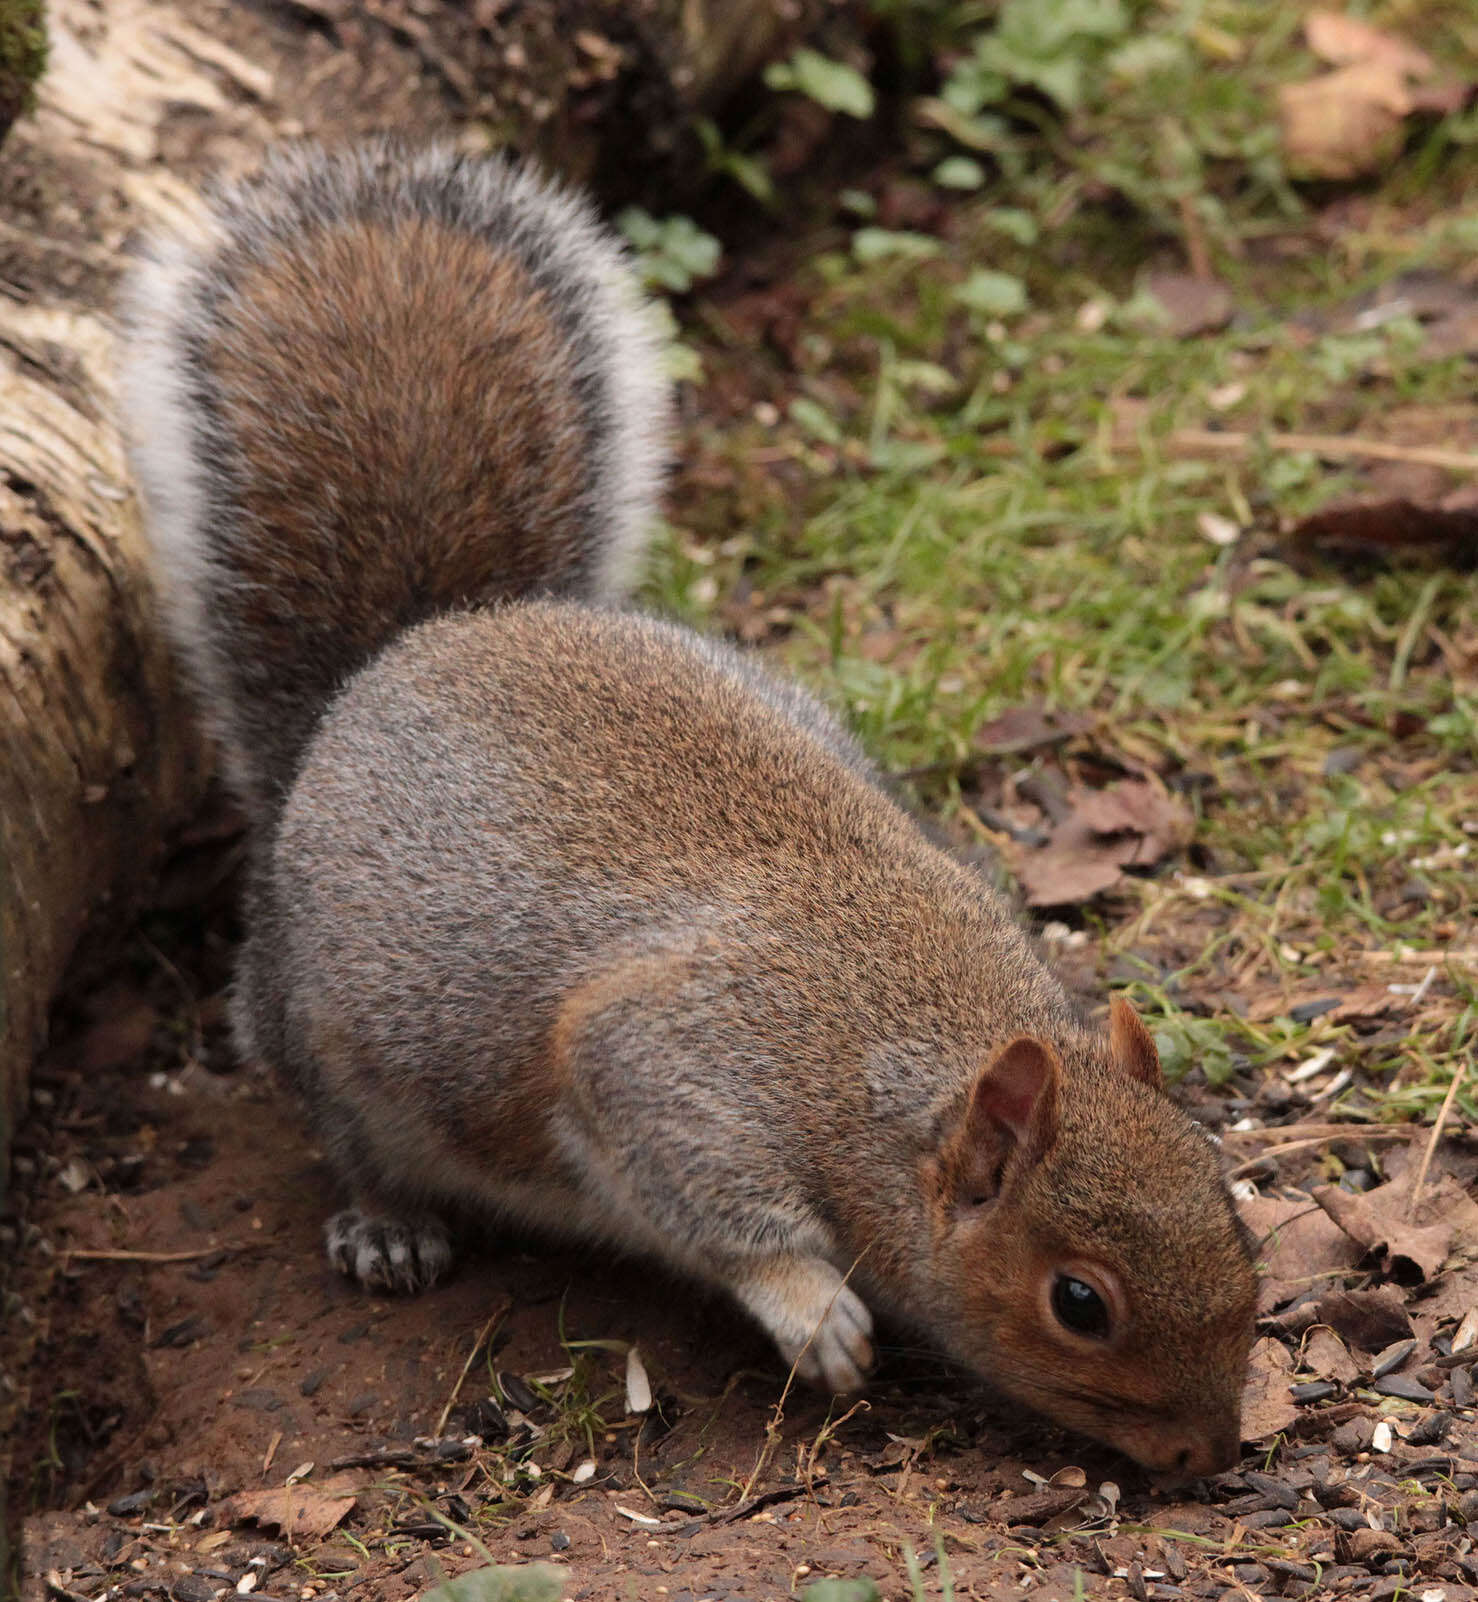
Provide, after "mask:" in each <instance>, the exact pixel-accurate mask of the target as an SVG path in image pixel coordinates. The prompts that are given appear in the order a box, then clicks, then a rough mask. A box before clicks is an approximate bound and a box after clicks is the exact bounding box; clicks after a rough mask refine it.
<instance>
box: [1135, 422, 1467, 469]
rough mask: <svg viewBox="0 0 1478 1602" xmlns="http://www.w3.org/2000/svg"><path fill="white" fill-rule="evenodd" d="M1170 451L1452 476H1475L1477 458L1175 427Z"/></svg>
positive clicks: (1342, 440)
mask: <svg viewBox="0 0 1478 1602" xmlns="http://www.w3.org/2000/svg"><path fill="white" fill-rule="evenodd" d="M1165 442H1166V444H1168V445H1169V446H1170V447H1171V448H1172V449H1174V450H1179V451H1186V452H1190V453H1193V454H1201V453H1211V454H1213V455H1216V454H1219V455H1223V456H1245V455H1247V454H1248V453H1249V452H1251V451H1252V450H1253V449H1254V448H1256V447H1258V446H1263V447H1265V448H1266V449H1268V450H1272V451H1307V452H1309V454H1310V455H1313V456H1322V457H1324V458H1325V459H1326V460H1327V461H1331V462H1358V461H1374V462H1417V463H1420V464H1421V465H1422V466H1424V467H1445V468H1447V469H1449V470H1450V471H1452V472H1455V473H1478V456H1475V455H1474V454H1473V453H1472V452H1470V451H1449V450H1443V449H1442V447H1441V446H1437V445H1396V444H1393V443H1392V442H1391V441H1389V440H1383V439H1351V438H1346V437H1344V436H1343V435H1340V434H1285V433H1282V432H1280V431H1278V430H1274V431H1273V432H1272V433H1268V434H1249V433H1244V432H1243V431H1241V430H1240V429H1233V428H1228V429H1213V428H1177V429H1176V430H1175V431H1174V432H1173V433H1171V434H1169V435H1168V436H1167V437H1166V441H1165Z"/></svg>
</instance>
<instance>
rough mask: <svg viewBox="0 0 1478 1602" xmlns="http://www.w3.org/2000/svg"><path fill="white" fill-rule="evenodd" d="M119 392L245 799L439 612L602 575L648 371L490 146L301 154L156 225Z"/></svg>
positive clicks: (542, 194) (541, 195)
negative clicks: (378, 661)
mask: <svg viewBox="0 0 1478 1602" xmlns="http://www.w3.org/2000/svg"><path fill="white" fill-rule="evenodd" d="M123 323H124V339H123V365H122V385H121V388H122V398H123V405H124V409H125V416H124V419H123V421H124V424H125V429H126V432H127V434H128V437H129V440H130V449H131V456H132V461H133V464H134V468H135V470H136V473H137V477H138V480H139V483H140V486H141V488H142V491H143V495H144V500H145V503H146V513H147V517H148V522H149V529H150V537H151V540H152V543H153V545H154V547H155V550H156V553H157V556H158V560H159V565H160V567H161V568H162V578H163V581H164V589H165V595H166V603H167V606H168V611H169V616H170V621H171V625H172V628H173V631H174V633H175V635H176V637H177V640H178V642H179V644H180V646H181V648H182V649H183V651H184V652H185V654H186V656H187V658H188V660H189V664H190V666H191V668H192V670H193V672H194V674H195V677H196V679H197V681H198V685H199V689H200V692H201V694H202V697H203V699H204V702H205V710H206V713H207V715H208V717H209V718H210V720H211V722H212V724H213V726H214V728H215V731H216V732H217V734H218V735H219V737H220V739H221V741H222V744H223V747H224V752H225V757H226V763H227V769H228V774H229V776H230V777H231V779H232V780H233V782H234V783H235V785H236V786H237V788H238V789H239V790H240V792H241V794H242V796H243V799H244V800H245V801H246V803H247V806H248V808H249V810H250V811H251V813H252V816H253V818H254V821H257V822H259V823H270V822H271V820H272V819H273V818H274V817H275V815H276V812H277V809H278V807H279V806H280V804H281V800H282V798H283V796H284V795H285V794H286V791H287V789H288V787H289V786H290V784H291V782H292V778H293V775H294V774H295V772H296V769H297V765H298V762H299V760H300V758H301V755H302V751H303V747H304V746H305V744H306V743H307V741H308V739H309V738H310V736H311V734H312V732H313V729H314V727H315V726H316V724H317V722H318V719H319V717H320V716H321V714H322V712H323V710H324V708H325V706H326V705H327V704H328V702H329V701H330V699H331V698H332V697H333V695H334V694H335V693H336V691H337V690H338V689H339V687H340V686H341V685H342V684H343V683H344V682H345V681H346V680H347V679H348V678H349V677H350V675H352V674H353V673H354V672H355V671H357V670H358V669H359V668H360V667H362V666H363V665H364V664H365V663H366V662H367V661H368V660H369V659H370V658H371V657H373V656H374V655H375V654H376V653H377V652H378V651H379V650H380V649H381V648H382V647H383V646H384V645H385V644H387V643H388V641H389V640H390V639H391V638H393V637H394V636H395V635H397V634H399V633H400V632H401V631H402V630H404V629H405V628H408V627H410V626H411V625H413V624H415V623H417V622H419V621H421V620H422V619H424V618H427V617H430V616H432V615H434V614H436V613H439V612H444V611H448V610H452V609H455V608H458V607H462V606H468V605H477V604H480V603H487V602H492V601H498V600H503V599H510V598H515V597H520V596H524V595H531V594H537V593H549V594H561V595H570V596H577V597H581V598H584V599H587V600H591V601H596V602H602V603H605V602H613V601H618V600H620V599H622V598H623V597H624V594H625V591H626V588H627V586H628V584H629V583H630V581H631V578H632V575H633V569H634V565H635V561H636V558H637V556H638V555H639V552H640V547H641V544H642V542H643V537H644V535H645V534H646V532H647V530H648V527H649V525H650V524H651V522H652V520H653V518H654V516H655V508H656V501H657V495H658V491H659V489H660V482H661V477H662V472H663V467H664V461H665V453H666V452H665V448H666V434H667V423H668V405H669V401H668V392H667V385H666V383H665V381H664V380H663V378H662V376H661V373H660V358H659V348H658V346H659V338H658V336H657V334H656V333H655V328H654V324H653V322H652V320H651V316H650V312H649V308H648V307H647V306H646V305H645V304H644V303H643V300H642V296H641V294H640V291H639V289H638V287H637V284H636V281H635V278H634V276H633V275H632V273H631V270H630V268H629V266H628V264H627V262H626V260H625V257H624V253H623V251H622V249H621V246H620V245H619V244H618V242H617V241H616V240H615V238H614V237H613V236H612V235H611V234H609V233H608V232H607V231H606V229H605V228H604V227H603V226H602V225H601V224H600V223H599V222H598V220H597V219H596V217H595V216H594V214H593V212H592V211H591V210H590V208H589V207H588V206H587V205H586V203H585V202H584V201H582V200H580V199H579V198H577V197H575V196H573V195H571V194H569V193H567V192H565V191H563V190H560V189H559V188H557V187H555V186H553V185H551V184H549V183H547V182H545V181H544V180H542V179H541V178H539V177H537V176H535V175H534V174H533V173H531V172H529V171H528V170H526V169H524V168H521V167H520V166H518V165H516V164H514V163H512V162H509V161H506V160H503V159H500V158H493V159H478V158H468V157H464V156H461V155H458V154H456V153H454V152H452V151H450V150H446V149H431V150H427V151H422V152H418V153H410V152H405V151H401V150H399V149H397V148H396V147H394V146H393V145H390V144H387V143H381V144H376V145H372V146H370V147H368V148H361V149H357V150H353V151H349V152H344V153H339V154H329V153H326V152H324V151H321V150H318V149H315V148H311V147H303V148H297V149H294V150H292V151H290V152H287V153H285V154H280V155H278V156H276V157H274V158H273V159H272V160H271V161H269V163H268V164H267V166H266V167H265V169H264V170H263V171H262V172H261V173H260V174H259V175H258V176H256V177H255V178H253V179H251V180H249V181H247V182H245V183H242V184H238V185H235V186H230V187H223V188H221V189H219V190H218V191H216V192H215V194H214V195H213V196H212V197H211V198H210V201H209V204H208V207H207V210H206V213H205V215H204V216H203V217H202V218H201V219H200V222H199V225H198V227H195V228H193V229H192V230H191V232H190V233H189V234H185V233H178V234H175V235H171V236H167V237H162V238H159V239H156V240H155V241H153V242H152V243H151V244H150V245H149V246H148V248H147V251H146V254H145V259H144V260H143V262H142V263H141V264H140V265H139V266H138V267H137V268H136V270H135V271H134V273H133V275H132V278H131V281H130V284H129V287H128V291H127V294H126V297H125V303H124V316H123Z"/></svg>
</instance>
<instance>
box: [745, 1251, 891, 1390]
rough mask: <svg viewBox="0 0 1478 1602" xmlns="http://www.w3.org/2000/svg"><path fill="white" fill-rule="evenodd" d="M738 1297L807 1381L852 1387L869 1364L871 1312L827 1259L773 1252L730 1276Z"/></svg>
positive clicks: (833, 1387) (830, 1386)
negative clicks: (756, 1263)
mask: <svg viewBox="0 0 1478 1602" xmlns="http://www.w3.org/2000/svg"><path fill="white" fill-rule="evenodd" d="M734 1291H735V1294H736V1295H737V1296H738V1298H739V1300H740V1301H741V1302H742V1303H743V1304H744V1306H745V1307H747V1308H748V1309H749V1311H750V1312H751V1313H753V1314H754V1316H755V1317H756V1318H757V1319H758V1320H759V1321H760V1323H761V1324H763V1325H764V1326H765V1328H766V1329H767V1330H768V1331H769V1332H770V1334H771V1335H772V1336H773V1337H774V1340H775V1344H776V1345H777V1346H778V1347H779V1348H780V1355H781V1356H782V1357H783V1358H784V1359H785V1360H786V1362H787V1363H793V1364H794V1365H795V1371H796V1373H797V1374H799V1375H800V1377H801V1378H802V1379H803V1380H806V1381H807V1382H808V1383H809V1384H812V1385H817V1386H820V1387H821V1388H822V1389H824V1390H828V1391H843V1392H846V1391H857V1390H861V1388H862V1380H863V1376H864V1375H865V1374H866V1373H867V1371H868V1369H869V1368H871V1367H872V1315H871V1314H870V1313H869V1312H868V1310H867V1308H866V1306H865V1305H864V1303H863V1301H862V1298H861V1297H860V1296H859V1295H858V1294H857V1293H856V1291H854V1290H852V1289H851V1288H850V1287H849V1286H848V1285H847V1284H846V1283H845V1282H844V1281H843V1279H842V1276H841V1275H840V1274H839V1273H837V1271H836V1269H834V1268H833V1267H832V1266H831V1264H830V1263H828V1262H824V1261H822V1259H821V1258H819V1257H777V1258H772V1259H770V1261H768V1262H766V1263H764V1264H760V1265H757V1266H755V1267H753V1268H751V1269H749V1270H747V1271H746V1272H745V1273H744V1275H743V1276H742V1277H739V1278H736V1279H735V1281H734Z"/></svg>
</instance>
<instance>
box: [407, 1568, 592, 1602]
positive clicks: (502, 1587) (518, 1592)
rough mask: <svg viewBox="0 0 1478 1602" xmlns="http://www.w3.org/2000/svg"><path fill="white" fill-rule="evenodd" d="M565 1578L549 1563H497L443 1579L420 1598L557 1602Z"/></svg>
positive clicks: (435, 1601)
mask: <svg viewBox="0 0 1478 1602" xmlns="http://www.w3.org/2000/svg"><path fill="white" fill-rule="evenodd" d="M567 1578H568V1576H567V1575H566V1574H565V1572H564V1570H562V1569H559V1568H556V1567H555V1566H554V1564H552V1563H516V1564H514V1563H499V1564H494V1565H491V1566H490V1567H488V1568H482V1569H471V1570H469V1571H468V1572H467V1573H466V1574H459V1575H458V1576H457V1577H456V1579H454V1580H444V1581H443V1582H442V1583H441V1584H440V1585H437V1586H433V1587H432V1588H431V1590H429V1591H423V1592H422V1593H421V1597H420V1602H559V1599H560V1598H561V1597H562V1596H563V1595H564V1594H565V1580H566V1579H567Z"/></svg>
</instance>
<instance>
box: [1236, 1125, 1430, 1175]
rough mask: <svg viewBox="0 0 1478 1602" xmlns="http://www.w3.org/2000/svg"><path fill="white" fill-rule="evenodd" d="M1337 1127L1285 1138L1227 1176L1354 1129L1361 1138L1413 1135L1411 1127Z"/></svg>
mask: <svg viewBox="0 0 1478 1602" xmlns="http://www.w3.org/2000/svg"><path fill="white" fill-rule="evenodd" d="M1335 1128H1336V1129H1337V1130H1338V1133H1336V1134H1326V1135H1310V1136H1307V1137H1305V1138H1304V1139H1302V1140H1285V1141H1284V1142H1283V1144H1282V1145H1281V1146H1269V1147H1268V1149H1267V1150H1266V1151H1261V1152H1259V1153H1258V1154H1257V1156H1256V1157H1248V1158H1246V1159H1245V1160H1244V1161H1242V1162H1240V1163H1238V1164H1237V1165H1236V1167H1235V1168H1229V1169H1228V1170H1227V1178H1228V1179H1241V1178H1243V1177H1244V1176H1245V1175H1247V1174H1250V1173H1252V1172H1254V1171H1255V1170H1256V1169H1258V1168H1261V1167H1262V1165H1263V1164H1264V1163H1265V1162H1267V1160H1268V1159H1269V1158H1270V1157H1287V1156H1289V1155H1290V1154H1291V1153H1293V1152H1296V1151H1312V1150H1313V1148H1314V1147H1315V1146H1327V1145H1328V1144H1329V1143H1330V1141H1332V1140H1341V1139H1343V1138H1344V1137H1345V1136H1346V1135H1349V1134H1351V1132H1352V1131H1359V1133H1358V1135H1356V1136H1355V1138H1357V1139H1359V1140H1393V1139H1396V1138H1397V1137H1401V1138H1403V1139H1409V1138H1410V1136H1411V1129H1410V1128H1409V1127H1407V1128H1401V1129H1389V1128H1387V1129H1367V1128H1364V1127H1363V1126H1362V1125H1360V1124H1338V1125H1336V1126H1335ZM1248 1133H1249V1134H1251V1133H1253V1131H1251V1130H1249V1131H1248Z"/></svg>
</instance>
